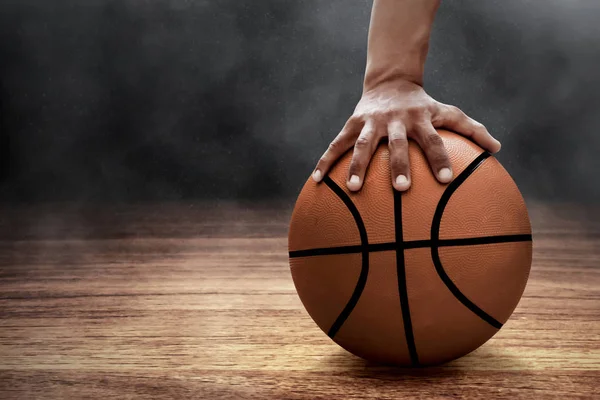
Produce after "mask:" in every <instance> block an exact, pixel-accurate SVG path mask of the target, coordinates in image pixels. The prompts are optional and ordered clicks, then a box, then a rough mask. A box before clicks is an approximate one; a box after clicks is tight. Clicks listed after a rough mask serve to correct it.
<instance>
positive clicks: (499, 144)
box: [494, 139, 502, 153]
mask: <svg viewBox="0 0 600 400" xmlns="http://www.w3.org/2000/svg"><path fill="white" fill-rule="evenodd" d="M494 140H496V139H494ZM496 144H497V145H498V149H497V150H496V151H495V152H494V153H497V152H499V151H500V149H501V148H502V143H500V141H499V140H496Z"/></svg>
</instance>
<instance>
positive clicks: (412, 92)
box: [313, 79, 500, 191]
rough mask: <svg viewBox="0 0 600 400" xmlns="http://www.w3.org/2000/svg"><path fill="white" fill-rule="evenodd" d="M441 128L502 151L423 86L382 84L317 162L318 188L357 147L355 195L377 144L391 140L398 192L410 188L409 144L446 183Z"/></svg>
mask: <svg viewBox="0 0 600 400" xmlns="http://www.w3.org/2000/svg"><path fill="white" fill-rule="evenodd" d="M441 127H443V128H447V129H449V130H451V131H453V132H456V133H458V134H461V135H463V136H466V137H468V138H470V139H471V140H473V141H474V142H475V143H477V144H478V145H480V146H481V147H483V148H485V149H487V150H488V151H490V152H492V153H495V152H498V151H499V150H500V142H499V141H498V140H496V139H494V138H493V137H492V135H490V133H489V132H488V131H487V129H486V128H485V126H483V125H482V124H481V123H479V122H477V121H475V120H473V119H471V118H470V117H468V116H467V115H466V114H465V113H464V112H462V111H461V110H460V109H459V108H457V107H455V106H450V105H447V104H442V103H440V102H438V101H436V100H434V99H433V98H431V97H430V96H429V95H428V94H427V93H426V92H425V90H424V89H423V87H421V86H420V85H418V84H416V83H414V82H411V81H408V80H402V79H396V80H391V81H387V82H383V83H381V84H379V85H377V86H375V87H373V88H371V89H370V90H368V91H366V92H364V93H363V96H362V98H361V99H360V101H359V103H358V105H357V106H356V109H355V110H354V113H353V114H352V116H351V117H350V118H349V119H348V121H347V122H346V124H345V125H344V127H343V129H342V130H341V132H340V133H339V134H338V135H337V137H336V138H335V139H334V140H333V141H332V142H331V144H330V145H329V147H328V149H327V151H325V153H324V154H323V156H322V157H321V159H320V160H319V162H318V164H317V167H316V169H315V171H314V172H313V179H314V180H315V181H317V182H320V181H321V180H322V179H323V177H324V176H325V175H326V174H327V172H328V171H329V169H330V168H331V166H332V165H333V164H334V163H335V161H336V160H337V159H339V158H340V157H341V156H342V155H343V154H344V153H345V152H346V151H347V150H348V149H350V148H351V147H352V146H354V154H353V156H352V162H351V163H350V168H349V170H348V178H347V182H346V185H347V186H348V189H350V190H351V191H357V190H360V188H361V187H362V184H363V180H364V176H365V172H366V170H367V166H368V165H369V162H370V161H371V158H372V156H373V153H374V152H375V150H376V149H377V146H378V144H379V141H380V140H381V139H382V138H384V137H386V136H388V145H389V151H390V167H391V172H392V185H393V186H394V188H395V189H396V190H400V191H405V190H407V189H408V188H409V187H410V184H411V177H410V165H409V159H408V138H410V139H414V140H415V141H416V142H417V144H418V145H419V146H420V147H421V148H422V149H423V151H424V153H425V156H426V157H427V160H428V161H429V164H430V165H431V169H432V170H433V174H434V175H435V177H436V178H437V179H438V181H440V182H441V183H448V182H450V181H451V180H452V177H453V173H452V165H451V164H450V160H449V158H448V154H447V153H446V149H445V148H444V143H443V141H442V138H441V137H440V135H439V134H438V133H437V131H436V130H435V128H441Z"/></svg>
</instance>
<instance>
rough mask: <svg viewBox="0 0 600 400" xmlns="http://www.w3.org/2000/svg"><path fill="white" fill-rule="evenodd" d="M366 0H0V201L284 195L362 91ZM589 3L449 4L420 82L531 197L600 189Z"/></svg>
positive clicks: (599, 37) (596, 55)
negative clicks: (493, 140) (461, 116)
mask: <svg viewBox="0 0 600 400" xmlns="http://www.w3.org/2000/svg"><path fill="white" fill-rule="evenodd" d="M370 7H371V2H366V1H360V0H334V1H318V0H304V1H297V0H296V1H291V0H290V1H280V0H261V1H249V0H246V1H239V0H221V1H199V0H196V1H185V0H164V1H160V2H150V1H133V0H128V1H126V0H119V1H113V0H88V1H86V2H77V3H73V2H69V1H65V0H56V1H53V2H48V1H39V0H38V1H32V0H28V1H17V0H12V1H9V0H1V1H0V118H1V120H0V123H1V124H2V126H1V129H0V168H1V173H0V199H1V200H4V201H17V202H21V201H55V200H75V201H83V202H88V201H89V202H92V201H115V202H122V201H137V200H153V199H158V200H177V199H272V198H284V199H293V198H294V197H295V196H296V194H297V193H298V190H299V189H300V187H301V185H302V184H303V182H304V180H305V179H306V177H307V176H308V175H309V173H310V172H311V170H312V168H313V166H314V164H315V162H316V160H317V159H318V157H319V156H320V155H321V153H322V152H323V150H324V149H325V148H326V146H327V145H328V143H329V142H330V141H331V139H332V138H333V137H334V136H335V135H336V134H337V132H338V131H339V129H340V128H341V126H342V125H343V123H344V122H345V120H346V118H347V117H348V116H349V115H350V113H351V112H352V110H353V108H354V106H355V104H356V102H357V101H358V99H359V97H360V90H361V84H362V77H363V71H364V64H365V57H366V42H367V29H368V22H369V14H370ZM599 18H600V3H598V2H597V1H596V0H580V1H569V2H564V1H559V0H552V1H548V0H544V1H542V0H537V1H534V0H530V1H522V0H496V1H490V0H488V1H485V2H482V1H476V0H468V1H461V2H452V1H444V2H442V6H441V8H440V10H439V12H438V15H437V17H436V22H435V25H434V32H433V34H432V40H431V47H430V53H429V58H428V62H427V65H426V89H427V90H428V92H429V93H430V94H431V95H432V96H434V97H435V98H436V99H438V100H440V101H442V102H445V103H451V104H455V105H457V106H459V107H461V108H462V109H463V110H464V111H465V112H467V113H468V114H469V115H471V116H472V117H473V118H475V119H477V120H479V121H481V122H483V123H484V124H485V125H486V126H487V127H488V129H489V130H490V131H491V132H492V133H493V134H494V135H495V136H497V137H498V138H499V139H500V140H501V141H502V142H503V150H502V152H501V153H500V154H499V156H498V158H499V159H500V161H501V162H502V163H503V164H504V165H505V167H506V168H507V169H508V170H509V172H510V173H511V174H512V175H513V176H514V178H515V180H516V181H517V183H518V184H519V186H520V188H521V190H522V191H523V192H524V194H525V195H526V196H527V197H528V198H534V199H542V200H548V199H551V200H576V201H579V202H596V201H598V200H599V199H600V185H599V184H598V174H599V173H600V158H599V157H598V156H597V151H598V149H600V137H599V136H598V134H597V133H596V129H597V128H596V127H597V126H599V125H600V113H598V112H597V110H598V109H599V106H600V95H599V94H598V92H599V90H600V78H599V77H598V72H597V71H598V64H597V61H599V60H600V51H599V50H598V49H599V48H600V24H598V23H597V21H598V19H599Z"/></svg>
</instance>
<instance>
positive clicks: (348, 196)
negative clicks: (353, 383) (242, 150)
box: [288, 130, 532, 366]
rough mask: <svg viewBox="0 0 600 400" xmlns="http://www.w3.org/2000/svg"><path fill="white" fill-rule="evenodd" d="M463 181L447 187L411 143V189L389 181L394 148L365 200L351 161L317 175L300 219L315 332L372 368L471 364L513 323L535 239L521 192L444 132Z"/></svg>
mask: <svg viewBox="0 0 600 400" xmlns="http://www.w3.org/2000/svg"><path fill="white" fill-rule="evenodd" d="M438 132H439V134H440V135H441V137H442V139H443V141H444V145H445V147H446V149H447V151H448V155H449V157H450V160H451V162H452V166H453V172H454V179H453V180H452V181H451V182H450V183H448V184H441V183H439V182H438V181H437V180H436V179H435V177H434V176H433V174H432V172H431V170H430V167H429V165H428V163H427V160H426V158H425V156H424V154H423V153H422V151H421V149H420V148H419V147H418V146H417V145H416V144H415V143H414V142H412V141H410V144H409V158H410V165H411V175H412V179H411V181H412V185H411V188H410V189H409V190H408V191H406V192H398V191H396V190H394V188H393V187H392V184H391V172H390V166H389V154H388V148H387V144H386V143H381V144H380V145H379V147H378V149H377V150H376V152H375V154H374V156H373V158H372V160H371V163H370V165H369V168H368V170H367V173H366V175H365V179H364V184H363V187H362V189H361V190H360V191H359V192H350V191H349V190H348V189H347V188H346V179H347V171H348V166H349V164H350V161H351V158H352V152H351V151H349V152H348V153H346V154H345V155H344V156H343V157H342V158H341V159H340V160H339V161H338V162H337V164H336V165H335V166H334V167H333V169H332V170H331V171H330V172H329V174H328V175H327V176H325V178H324V179H323V181H322V182H320V183H316V182H314V181H313V179H312V178H309V179H308V181H307V182H306V184H305V185H304V187H303V189H302V191H301V193H300V195H299V197H298V200H297V202H296V206H295V208H294V211H293V213H292V218H291V223H290V230H289V237H288V239H289V257H290V267H291V273H292V277H293V280H294V285H295V287H296V290H297V292H298V295H299V297H300V299H301V301H302V303H303V305H304V307H305V308H306V310H307V311H308V313H309V314H310V316H311V317H312V319H313V320H314V321H315V323H316V324H317V325H318V326H319V327H320V328H321V329H322V330H323V331H324V332H325V333H326V334H327V335H328V336H329V337H330V338H331V339H332V340H334V341H335V342H336V343H337V344H338V345H340V346H341V347H343V348H344V349H346V350H347V351H349V352H351V353H353V354H355V355H357V356H359V357H362V358H364V359H367V360H370V361H374V362H378V363H384V364H395V365H400V366H426V365H434V364H439V363H444V362H447V361H450V360H453V359H455V358H458V357H461V356H463V355H465V354H467V353H469V352H471V351H473V350H475V349H476V348H478V347H479V346H481V345H482V344H484V343H485V342H486V341H487V340H488V339H490V338H491V337H492V336H493V335H494V334H495V333H496V332H498V330H499V329H500V328H502V326H503V325H504V324H505V323H506V321H507V320H508V318H509V317H510V315H511V314H512V312H513V310H514V309H515V307H516V306H517V303H518V302H519V299H520V298H521V295H522V294H523V291H524V289H525V285H526V283H527V278H528V276H529V270H530V267H531V252H532V237H531V225H530V222H529V217H528V214H527V208H526V206H525V202H524V200H523V197H522V196H521V193H520V192H519V189H518V188H517V186H516V184H515V182H514V181H513V180H512V178H511V177H510V175H509V174H508V172H506V170H505V169H504V168H503V167H502V165H501V164H500V163H499V162H498V160H497V159H496V158H494V157H493V156H491V155H490V154H489V153H487V152H485V151H484V150H482V149H481V148H480V147H478V146H477V145H476V144H474V143H473V142H471V141H470V140H468V139H466V138H464V137H462V136H459V135H457V134H454V133H451V132H447V131H443V130H439V131H438Z"/></svg>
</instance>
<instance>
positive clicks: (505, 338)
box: [0, 203, 600, 399]
mask: <svg viewBox="0 0 600 400" xmlns="http://www.w3.org/2000/svg"><path fill="white" fill-rule="evenodd" d="M530 209H531V214H532V220H533V226H534V239H535V242H534V263H533V267H532V272H531V277H530V281H529V284H528V286H527V289H526V291H525V295H524V297H523V299H522V301H521V303H520V304H519V306H518V308H517V310H516V311H515V313H514V314H513V316H512V318H511V319H510V320H509V322H508V323H507V324H506V325H505V327H504V328H503V329H502V330H501V331H500V332H499V333H498V334H497V335H496V336H495V337H494V338H493V339H492V340H490V341H489V342H488V343H487V344H485V345H484V346H483V347H481V348H480V349H478V350H477V351H475V352H473V353H471V354H470V355H468V356H466V357H464V358H462V359H459V360H456V361H454V362H451V363H449V364H447V365H444V366H440V367H435V368H428V369H399V368H391V367H384V366H378V365H373V364H370V363H367V362H364V361H362V360H360V359H358V358H356V357H354V356H352V355H350V354H349V353H346V352H345V351H344V350H342V349H340V348H339V347H338V346H337V345H335V344H334V343H333V342H332V341H330V340H329V339H328V338H327V336H326V335H324V334H323V333H322V332H321V331H320V330H319V329H318V328H317V327H316V325H315V324H314V323H313V322H312V320H311V319H310V317H309V316H308V314H307V313H306V312H305V311H304V309H303V307H302V304H301V303H300V300H299V299H298V297H297V295H296V293H295V290H294V286H293V283H292V280H291V276H290V272H289V267H288V258H287V239H286V235H287V223H288V221H289V216H290V212H291V210H290V209H289V208H282V207H281V206H280V205H278V204H270V205H263V206H256V205H251V204H250V205H248V204H233V203H221V204H219V205H214V204H146V205H138V206H123V207H117V206H110V207H109V206H96V207H81V206H75V205H73V206H68V207H67V206H64V205H53V206H43V207H41V206H30V207H19V208H17V207H8V206H4V207H3V208H2V209H0V214H1V215H2V216H1V217H0V398H2V399H37V398H44V399H49V398H50V399H53V398H56V399H76V398H102V399H138V398H139V399H141V398H175V399H229V398H232V399H233V398H244V399H265V398H276V399H321V398H322V399H338V398H339V399H353V398H378V399H396V398H400V397H407V398H408V397H410V398H424V399H425V398H426V399H430V398H448V397H450V398H451V397H459V398H461V397H470V398H476V397H480V398H495V397H498V398H505V397H512V398H526V399H538V398H561V399H562V398H594V397H596V398H600V391H599V389H598V384H599V383H600V208H597V207H583V206H579V205H575V206H569V205H554V206H549V205H542V204H533V205H530Z"/></svg>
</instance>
